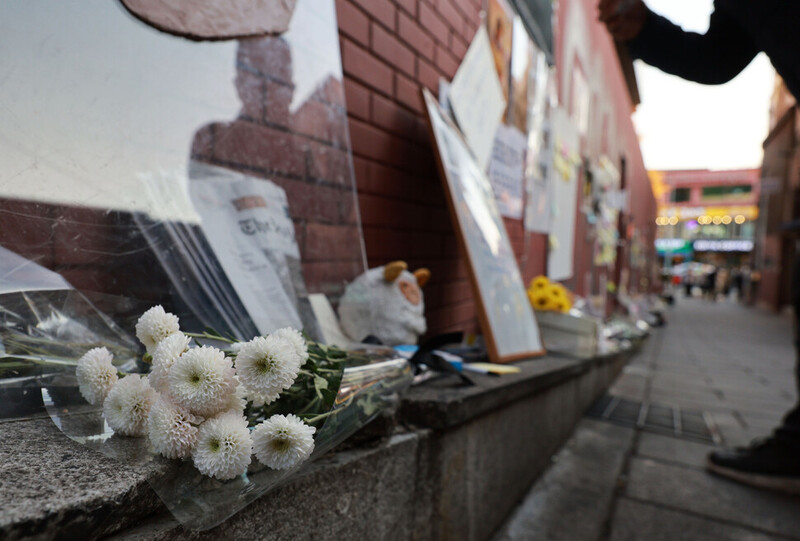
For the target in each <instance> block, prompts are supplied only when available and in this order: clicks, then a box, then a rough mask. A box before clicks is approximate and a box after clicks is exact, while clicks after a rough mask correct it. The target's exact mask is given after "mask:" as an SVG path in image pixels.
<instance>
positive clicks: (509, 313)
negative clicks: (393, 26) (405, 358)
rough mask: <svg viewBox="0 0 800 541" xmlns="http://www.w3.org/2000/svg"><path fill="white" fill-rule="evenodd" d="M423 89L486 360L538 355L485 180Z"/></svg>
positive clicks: (529, 313)
mask: <svg viewBox="0 0 800 541" xmlns="http://www.w3.org/2000/svg"><path fill="white" fill-rule="evenodd" d="M422 93H423V98H424V100H425V108H426V110H427V112H428V121H429V128H430V133H431V138H432V140H433V143H434V148H435V150H436V156H437V161H438V163H439V172H440V175H441V178H442V182H444V186H445V193H446V194H447V200H448V206H449V208H450V216H451V219H452V221H453V225H454V227H455V229H456V233H457V237H458V239H459V244H460V245H461V249H462V250H463V252H464V253H465V254H466V256H467V261H468V262H469V265H468V268H469V275H470V280H471V282H472V290H473V294H474V295H475V299H476V300H477V305H478V317H479V320H480V324H481V329H482V330H483V334H484V337H485V340H486V345H487V348H488V351H489V358H490V360H491V361H492V362H498V363H503V362H510V361H516V360H520V359H525V358H530V357H535V356H537V355H543V354H544V353H545V351H544V347H543V346H542V341H541V336H540V334H539V326H538V325H537V323H536V316H535V315H534V313H533V308H532V307H531V304H530V301H529V300H528V296H527V294H526V292H525V286H524V284H523V282H522V276H521V275H520V272H519V267H518V266H517V260H516V258H515V257H514V252H513V250H512V248H511V242H510V241H509V238H508V233H507V232H506V228H505V225H504V224H503V219H502V217H501V216H500V212H499V211H498V209H497V203H496V202H495V198H494V193H493V192H492V187H491V184H490V183H489V179H488V178H487V177H486V174H485V173H484V172H483V171H482V170H481V169H480V167H478V165H477V163H476V162H475V157H474V155H473V154H472V152H471V151H470V149H469V147H468V146H467V144H466V142H465V140H464V137H463V136H462V135H461V132H459V130H458V128H457V127H456V126H455V124H454V123H453V122H452V120H450V118H448V116H447V115H446V113H444V111H443V110H442V108H441V107H440V106H439V104H438V103H437V102H436V100H435V98H434V97H433V96H432V95H431V93H430V92H428V91H427V90H426V89H423V92H422Z"/></svg>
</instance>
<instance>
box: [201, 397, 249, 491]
mask: <svg viewBox="0 0 800 541" xmlns="http://www.w3.org/2000/svg"><path fill="white" fill-rule="evenodd" d="M252 451H253V440H252V438H251V437H250V430H248V428H247V419H245V418H244V417H243V416H242V415H241V414H240V413H239V412H229V413H227V414H225V415H220V416H218V417H215V418H213V419H208V420H207V421H205V422H204V423H203V424H202V425H200V430H199V432H198V435H197V445H196V446H195V449H194V452H193V453H192V459H193V460H194V465H195V467H196V468H197V469H198V470H199V471H200V473H202V474H203V475H208V476H210V477H216V478H217V479H222V480H225V479H233V478H234V477H237V476H239V475H242V474H243V473H245V472H246V471H247V466H248V465H249V464H250V455H251V453H252Z"/></svg>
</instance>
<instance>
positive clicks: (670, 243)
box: [656, 239, 692, 255]
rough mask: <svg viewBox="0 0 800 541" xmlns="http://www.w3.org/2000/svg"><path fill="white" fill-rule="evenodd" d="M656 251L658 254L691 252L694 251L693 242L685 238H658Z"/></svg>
mask: <svg viewBox="0 0 800 541" xmlns="http://www.w3.org/2000/svg"><path fill="white" fill-rule="evenodd" d="M656 252H658V255H664V254H666V253H670V254H690V253H692V242H691V241H688V240H684V239H656Z"/></svg>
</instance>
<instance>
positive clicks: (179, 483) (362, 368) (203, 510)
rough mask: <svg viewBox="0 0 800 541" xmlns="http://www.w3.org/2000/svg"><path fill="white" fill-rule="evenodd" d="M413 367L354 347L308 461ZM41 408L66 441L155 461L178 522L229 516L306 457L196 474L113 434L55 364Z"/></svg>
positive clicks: (381, 402)
mask: <svg viewBox="0 0 800 541" xmlns="http://www.w3.org/2000/svg"><path fill="white" fill-rule="evenodd" d="M411 381H412V372H411V367H410V365H409V364H408V361H407V360H405V359H399V358H397V357H396V356H395V355H394V353H393V351H392V350H390V349H374V350H368V351H360V352H352V353H351V354H350V358H349V359H348V361H347V363H346V366H345V367H344V368H343V374H342V379H341V385H340V387H339V390H338V393H337V395H336V399H335V401H334V404H333V409H332V410H331V414H330V415H328V417H327V418H326V419H325V421H324V424H323V425H322V426H321V428H320V429H319V430H318V432H317V434H315V437H314V440H315V447H314V453H313V454H312V455H311V458H310V460H309V461H313V460H314V459H315V458H318V457H320V456H322V455H323V454H325V453H326V452H328V451H330V450H331V449H333V448H334V447H335V446H336V445H338V444H340V443H342V442H343V441H344V440H345V439H347V438H348V437H349V436H351V435H352V434H354V433H355V432H356V431H357V430H358V429H360V428H361V427H363V426H364V425H365V424H367V423H368V422H369V421H371V420H372V419H374V418H375V417H376V416H377V415H378V414H379V413H380V412H381V411H382V410H384V409H386V408H390V407H393V406H395V405H396V404H397V403H398V396H399V393H401V392H402V391H404V390H405V389H406V388H407V387H408V386H410V384H411ZM42 394H43V396H44V400H45V405H46V407H47V411H48V413H49V414H50V416H51V417H52V419H53V421H54V422H55V423H56V425H57V426H58V427H59V428H60V429H61V430H62V431H63V432H64V433H65V434H66V435H67V436H69V437H70V438H72V439H73V440H75V441H77V442H79V443H82V444H84V445H87V446H90V447H92V448H94V449H96V450H97V451H99V452H101V453H103V454H104V455H106V456H109V457H112V458H115V459H118V460H121V461H123V462H124V463H126V464H135V463H144V462H150V461H157V462H159V463H160V464H159V466H160V467H157V468H155V473H154V474H153V475H152V476H151V477H150V479H149V482H150V485H151V486H152V487H153V490H154V491H155V492H156V493H157V494H158V496H159V497H160V498H161V500H162V501H163V502H164V503H165V504H166V506H167V507H168V508H169V510H170V511H171V512H172V514H173V515H174V516H175V518H177V519H178V520H179V521H180V522H181V523H182V524H184V525H185V526H187V527H189V528H192V529H201V530H202V529H208V528H211V527H213V526H216V525H217V524H219V523H220V522H222V521H224V520H225V519H226V518H228V517H230V516H232V515H233V514H234V513H236V512H237V511H239V510H241V509H242V508H244V507H245V506H247V505H248V504H250V503H251V502H253V501H254V500H256V499H257V498H259V497H261V496H262V495H264V494H265V493H267V492H268V491H270V490H272V489H274V488H275V487H277V486H279V485H281V484H283V483H285V482H286V481H287V480H289V479H290V478H291V477H292V476H293V475H295V474H296V473H298V471H300V470H302V469H304V468H307V467H309V466H308V464H309V462H306V463H304V464H303V465H301V466H299V467H296V468H294V469H291V470H284V471H276V470H270V469H268V468H266V467H265V466H263V465H261V464H259V463H258V462H257V461H256V460H255V458H253V462H252V463H251V465H250V467H249V468H248V471H247V473H246V474H244V475H241V476H240V477H237V478H235V479H232V480H230V481H219V480H216V479H213V478H209V477H205V476H203V475H201V474H200V473H199V472H198V471H197V470H196V469H195V467H194V466H193V465H192V463H191V461H183V462H181V461H168V460H166V459H164V458H162V457H160V456H158V455H156V454H155V452H154V451H153V450H152V448H151V446H150V444H149V440H148V439H147V438H126V437H121V436H119V435H115V434H114V432H113V431H112V430H111V429H110V428H109V427H108V424H107V423H106V422H105V421H104V419H103V417H102V407H99V406H91V405H89V404H88V403H87V402H86V401H85V400H84V399H83V397H82V396H81V394H80V392H79V390H78V385H77V380H76V378H75V376H74V370H72V371H70V370H64V369H54V370H51V372H50V373H49V374H48V375H46V376H44V377H43V378H42Z"/></svg>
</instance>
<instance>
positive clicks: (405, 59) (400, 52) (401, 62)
mask: <svg viewBox="0 0 800 541" xmlns="http://www.w3.org/2000/svg"><path fill="white" fill-rule="evenodd" d="M372 51H373V52H374V53H375V54H376V55H378V56H379V57H381V58H383V59H384V60H385V61H387V62H388V63H389V64H391V65H392V66H394V67H396V68H397V69H399V70H401V71H404V72H406V73H407V74H408V75H414V52H413V51H412V50H411V49H409V48H408V47H406V46H405V45H403V44H402V43H400V41H399V40H398V39H397V38H395V37H394V36H393V35H392V34H390V33H389V32H387V31H386V30H384V29H383V27H381V26H380V25H378V24H375V23H372Z"/></svg>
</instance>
